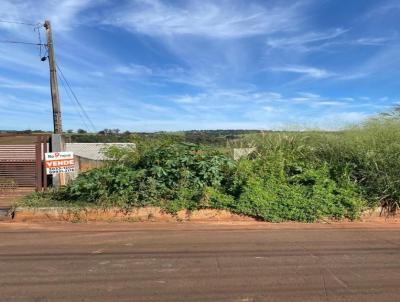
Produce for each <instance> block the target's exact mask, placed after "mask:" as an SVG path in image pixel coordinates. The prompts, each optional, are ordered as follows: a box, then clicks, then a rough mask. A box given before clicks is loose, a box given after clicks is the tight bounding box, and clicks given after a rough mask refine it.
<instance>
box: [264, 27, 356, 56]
mask: <svg viewBox="0 0 400 302" xmlns="http://www.w3.org/2000/svg"><path fill="white" fill-rule="evenodd" d="M347 31H348V30H347V29H343V28H336V29H333V30H329V31H326V32H307V33H305V34H300V35H298V34H297V35H294V36H292V35H291V36H288V37H283V38H281V37H280V38H269V39H268V40H267V45H268V46H269V47H272V48H284V49H287V50H290V51H309V50H314V49H317V47H315V46H313V45H315V44H316V43H317V42H322V41H326V40H332V39H335V38H337V37H339V36H341V35H343V34H344V33H346V32H347ZM310 44H311V45H310Z"/></svg>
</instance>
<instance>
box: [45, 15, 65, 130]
mask: <svg viewBox="0 0 400 302" xmlns="http://www.w3.org/2000/svg"><path fill="white" fill-rule="evenodd" d="M44 27H45V28H46V33H47V50H48V54H49V57H48V58H49V67H50V89H51V101H52V104H53V124H54V133H55V134H62V124H61V106H60V96H59V94H58V83H57V65H56V59H55V57H54V48H53V35H52V32H51V24H50V21H48V20H46V21H45V22H44Z"/></svg>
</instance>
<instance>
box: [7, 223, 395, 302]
mask: <svg viewBox="0 0 400 302" xmlns="http://www.w3.org/2000/svg"><path fill="white" fill-rule="evenodd" d="M399 242H400V226H399V224H368V223H363V224H362V223H353V224H349V223H341V224H334V225H322V224H278V225H277V224H265V223H254V222H253V223H248V222H246V223H245V222H243V223H236V224H227V223H226V224H210V223H208V224H199V223H198V224H194V223H184V224H178V223H170V224H165V223H164V224H161V223H131V224H122V223H114V224H106V223H102V224H50V223H48V224H18V223H2V224H0V287H1V298H0V300H2V301H364V302H365V301H396V300H398V297H399V296H400V287H399V286H398V284H399V283H400V244H399Z"/></svg>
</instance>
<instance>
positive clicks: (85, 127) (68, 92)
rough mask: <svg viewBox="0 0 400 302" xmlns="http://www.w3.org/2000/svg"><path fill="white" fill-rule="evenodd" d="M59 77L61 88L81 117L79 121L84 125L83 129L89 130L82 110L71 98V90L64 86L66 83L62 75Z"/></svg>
mask: <svg viewBox="0 0 400 302" xmlns="http://www.w3.org/2000/svg"><path fill="white" fill-rule="evenodd" d="M59 79H60V82H61V86H62V87H63V89H64V91H65V94H66V95H67V97H68V99H69V101H70V102H71V103H72V105H73V106H74V108H75V111H76V112H77V113H78V114H79V116H80V118H81V121H82V123H83V125H84V129H86V130H88V131H89V127H88V125H87V124H86V121H85V117H84V116H83V115H82V112H81V111H80V109H79V107H78V106H77V104H76V102H75V101H74V100H73V98H72V95H71V92H70V91H69V90H68V89H67V87H66V85H67V84H66V83H65V81H64V79H63V78H62V77H59Z"/></svg>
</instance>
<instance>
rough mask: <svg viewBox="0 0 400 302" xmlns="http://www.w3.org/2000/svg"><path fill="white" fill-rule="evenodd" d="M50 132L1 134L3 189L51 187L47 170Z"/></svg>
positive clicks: (0, 153) (0, 171) (0, 151)
mask: <svg viewBox="0 0 400 302" xmlns="http://www.w3.org/2000/svg"><path fill="white" fill-rule="evenodd" d="M49 139H50V136H49V135H0V189H2V190H3V191H4V190H5V189H25V190H28V191H29V189H31V191H34V190H36V191H40V190H42V189H43V188H46V187H47V176H46V173H44V170H43V160H44V153H45V152H47V148H48V142H49Z"/></svg>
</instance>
